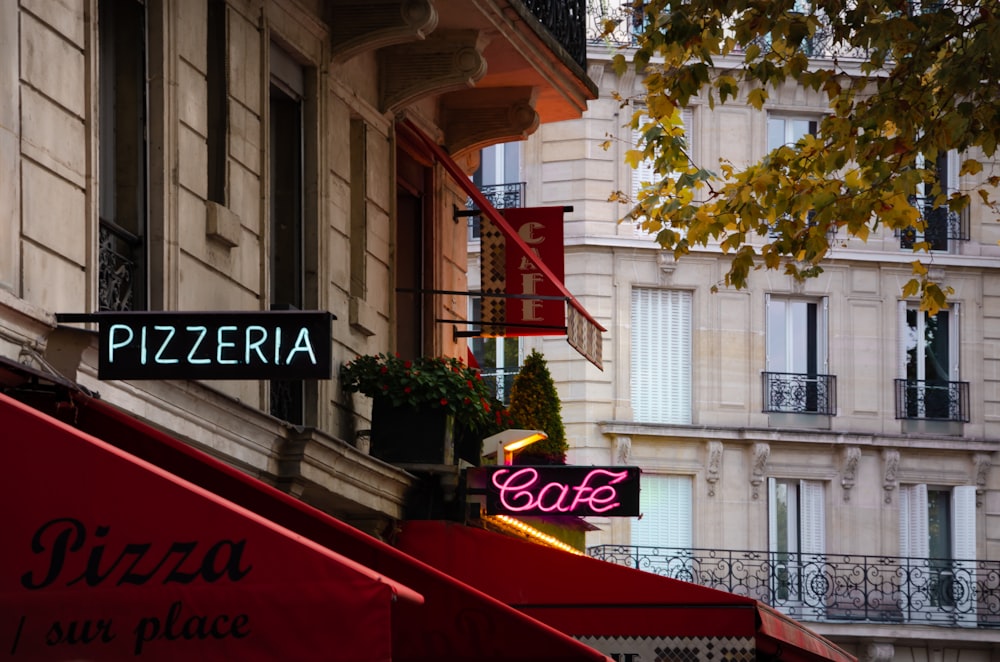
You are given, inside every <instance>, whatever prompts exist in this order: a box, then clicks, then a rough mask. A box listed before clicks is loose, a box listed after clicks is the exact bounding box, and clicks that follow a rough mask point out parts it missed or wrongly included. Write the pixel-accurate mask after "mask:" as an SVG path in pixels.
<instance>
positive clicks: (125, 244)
mask: <svg viewBox="0 0 1000 662" xmlns="http://www.w3.org/2000/svg"><path fill="white" fill-rule="evenodd" d="M99 241H100V248H99V250H98V264H99V265H100V266H99V268H98V288H97V292H98V306H99V309H100V310H113V311H122V310H133V309H134V308H135V307H136V294H137V293H139V292H140V291H141V290H139V288H140V287H141V285H142V283H141V282H140V280H139V279H138V276H139V273H138V269H139V264H140V260H141V259H142V257H141V256H142V250H143V245H142V238H141V237H137V236H135V235H134V234H132V233H131V232H129V231H128V230H126V229H125V228H123V227H121V226H119V225H116V224H114V223H110V222H108V221H104V220H101V225H100V232H99Z"/></svg>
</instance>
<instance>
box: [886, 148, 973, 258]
mask: <svg viewBox="0 0 1000 662" xmlns="http://www.w3.org/2000/svg"><path fill="white" fill-rule="evenodd" d="M917 168H920V169H924V168H926V169H928V170H930V171H931V172H932V175H933V177H934V179H935V180H936V182H923V181H921V182H920V183H919V184H917V191H916V196H915V199H914V201H913V203H914V205H915V206H916V208H917V210H918V211H919V212H920V215H921V216H922V217H923V220H924V228H923V229H922V230H920V229H917V228H907V229H906V230H903V232H902V234H901V236H900V247H901V248H903V249H906V250H912V249H913V246H914V244H916V243H918V242H926V243H927V244H929V246H930V249H931V250H932V251H947V250H949V248H950V247H951V242H952V241H954V240H967V239H968V238H969V233H968V228H967V222H966V220H965V219H963V218H962V216H961V215H960V214H959V213H958V212H953V211H951V210H950V209H948V206H947V205H943V206H938V207H935V202H936V198H937V196H938V194H940V195H943V196H945V197H947V196H949V195H951V194H952V193H954V192H956V191H958V168H959V165H958V152H956V151H954V150H951V151H948V152H945V153H943V154H939V155H938V156H937V158H936V159H934V160H933V161H931V160H929V159H925V158H924V156H923V155H922V154H918V155H917ZM935 184H936V185H937V187H938V188H939V189H940V191H939V193H938V192H935V190H934V189H935Z"/></svg>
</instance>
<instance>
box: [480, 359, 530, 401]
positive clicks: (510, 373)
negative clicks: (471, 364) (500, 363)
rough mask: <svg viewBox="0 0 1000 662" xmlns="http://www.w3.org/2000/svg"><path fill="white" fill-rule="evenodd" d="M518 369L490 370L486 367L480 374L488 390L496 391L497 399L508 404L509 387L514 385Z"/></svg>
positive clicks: (519, 369)
mask: <svg viewBox="0 0 1000 662" xmlns="http://www.w3.org/2000/svg"><path fill="white" fill-rule="evenodd" d="M520 371H521V368H519V367H518V368H514V369H511V370H496V369H493V370H490V369H488V368H487V369H484V370H482V372H481V373H480V376H481V377H482V378H483V381H484V382H486V385H487V386H488V387H489V388H490V390H491V391H493V392H495V393H496V396H497V400H499V401H500V402H502V403H503V404H505V405H508V404H510V389H511V388H512V387H513V386H514V378H515V377H517V373H519V372H520Z"/></svg>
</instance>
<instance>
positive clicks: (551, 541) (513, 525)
mask: <svg viewBox="0 0 1000 662" xmlns="http://www.w3.org/2000/svg"><path fill="white" fill-rule="evenodd" d="M482 517H483V519H484V520H486V521H488V522H492V523H493V524H495V525H496V526H498V527H499V528H502V529H507V530H511V529H513V530H514V531H516V532H518V533H520V534H522V535H525V536H527V537H528V538H530V539H532V540H536V541H538V542H542V543H545V544H546V545H549V546H550V547H555V548H556V549H561V550H562V551H564V552H569V553H570V554H576V555H577V556H586V554H584V553H583V552H581V551H580V550H578V549H577V548H575V547H573V546H572V545H567V544H566V543H564V542H563V541H562V540H559V539H558V538H554V537H552V536H550V535H549V534H547V533H544V532H542V531H539V530H538V529H536V528H535V527H533V526H531V525H530V524H526V523H525V522H522V521H521V520H519V519H514V518H513V517H508V516H507V515H483V516H482Z"/></svg>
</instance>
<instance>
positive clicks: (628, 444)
mask: <svg viewBox="0 0 1000 662" xmlns="http://www.w3.org/2000/svg"><path fill="white" fill-rule="evenodd" d="M631 459H632V437H629V436H627V435H623V434H619V435H615V464H628V463H629V461H630V460H631Z"/></svg>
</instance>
